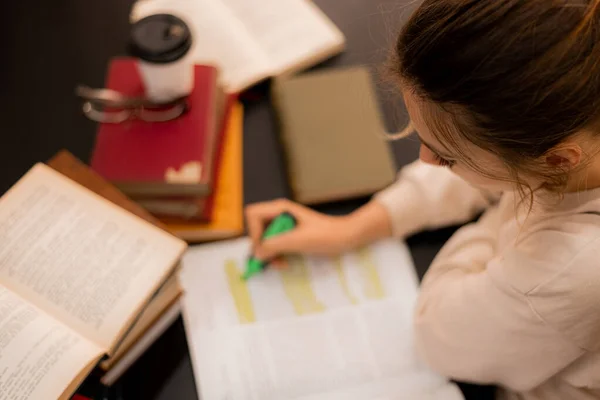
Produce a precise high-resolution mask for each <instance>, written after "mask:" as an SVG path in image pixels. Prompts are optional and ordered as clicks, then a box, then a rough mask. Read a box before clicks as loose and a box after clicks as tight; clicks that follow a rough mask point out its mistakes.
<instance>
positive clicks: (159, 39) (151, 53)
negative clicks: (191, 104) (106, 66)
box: [129, 14, 194, 103]
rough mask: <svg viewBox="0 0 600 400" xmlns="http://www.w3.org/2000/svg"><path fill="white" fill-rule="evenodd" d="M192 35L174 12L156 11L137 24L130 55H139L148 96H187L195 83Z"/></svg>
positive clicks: (165, 99)
mask: <svg viewBox="0 0 600 400" xmlns="http://www.w3.org/2000/svg"><path fill="white" fill-rule="evenodd" d="M191 47H192V34H191V32H190V29H189V27H188V25H187V24H186V23H185V22H184V21H183V20H182V19H180V18H178V17H176V16H174V15H171V14H156V15H150V16H148V17H146V18H143V19H141V20H139V21H137V22H136V23H135V24H133V26H132V29H131V41H130V47H129V49H130V54H131V55H132V56H134V57H136V58H138V65H139V71H140V75H141V77H142V80H143V82H144V86H145V88H146V97H147V98H148V99H149V100H151V101H153V102H156V103H167V102H169V101H172V100H175V99H178V98H180V97H184V96H187V95H188V94H190V92H191V91H192V89H193V86H194V66H193V60H192V59H191V54H190V53H191V52H190V48H191Z"/></svg>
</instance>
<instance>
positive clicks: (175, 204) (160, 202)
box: [136, 95, 237, 223]
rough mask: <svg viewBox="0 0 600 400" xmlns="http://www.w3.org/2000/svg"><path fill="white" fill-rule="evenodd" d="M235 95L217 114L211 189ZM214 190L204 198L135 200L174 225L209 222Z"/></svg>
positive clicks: (230, 97)
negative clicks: (217, 122) (218, 117)
mask: <svg viewBox="0 0 600 400" xmlns="http://www.w3.org/2000/svg"><path fill="white" fill-rule="evenodd" d="M236 98H237V96H236V95H229V96H227V99H226V100H225V102H224V105H223V107H222V110H221V111H220V112H219V115H220V121H219V124H218V128H219V133H218V135H217V140H216V145H215V158H214V165H215V167H214V168H213V176H212V186H213V189H214V188H215V186H216V185H217V182H218V177H219V170H220V168H221V165H222V159H223V157H222V154H223V149H224V146H223V142H224V137H225V134H226V131H227V127H228V123H229V116H230V114H231V110H232V108H233V106H234V104H235V103H236ZM215 196H216V190H211V193H210V194H209V195H208V196H205V197H172V196H169V197H149V198H136V202H137V203H138V204H140V205H141V206H142V207H144V208H145V209H146V210H147V211H149V212H150V213H152V214H154V215H156V216H158V217H160V218H161V219H163V220H164V221H168V220H169V219H173V220H174V221H175V222H176V223H177V222H181V221H182V220H186V221H190V222H210V221H211V219H212V214H213V209H214V203H215Z"/></svg>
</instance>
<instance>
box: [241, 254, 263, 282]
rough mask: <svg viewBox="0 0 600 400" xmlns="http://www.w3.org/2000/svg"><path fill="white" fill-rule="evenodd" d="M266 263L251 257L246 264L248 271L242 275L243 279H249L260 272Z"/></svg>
mask: <svg viewBox="0 0 600 400" xmlns="http://www.w3.org/2000/svg"><path fill="white" fill-rule="evenodd" d="M264 266H265V264H264V263H263V262H262V261H260V260H259V259H257V258H254V257H250V258H249V259H248V263H247V265H246V272H244V275H242V279H244V280H247V279H250V278H251V277H253V276H254V275H256V274H258V273H260V272H261V271H262V270H263V269H264Z"/></svg>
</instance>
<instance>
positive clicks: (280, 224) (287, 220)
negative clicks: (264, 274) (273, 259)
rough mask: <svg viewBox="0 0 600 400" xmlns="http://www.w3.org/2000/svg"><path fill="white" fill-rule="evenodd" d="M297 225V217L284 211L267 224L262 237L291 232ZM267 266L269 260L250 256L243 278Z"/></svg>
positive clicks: (247, 277)
mask: <svg viewBox="0 0 600 400" xmlns="http://www.w3.org/2000/svg"><path fill="white" fill-rule="evenodd" d="M295 227H296V218H294V216H293V215H292V214H290V213H288V212H284V213H282V214H279V215H278V216H277V217H276V218H275V219H274V220H273V221H271V223H270V224H269V226H267V229H265V232H264V233H263V236H262V238H263V239H267V238H270V237H273V236H277V235H280V234H282V233H286V232H289V231H291V230H292V229H294V228H295ZM266 266H267V262H265V261H261V260H259V259H257V258H255V257H253V256H250V257H249V258H248V263H247V264H246V272H244V275H242V279H244V280H246V279H249V278H250V277H252V276H254V275H256V274H258V273H260V272H261V271H262V270H263V269H265V268H266Z"/></svg>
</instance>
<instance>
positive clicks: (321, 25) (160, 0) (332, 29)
mask: <svg viewBox="0 0 600 400" xmlns="http://www.w3.org/2000/svg"><path fill="white" fill-rule="evenodd" d="M163 12H165V13H171V14H174V15H177V16H178V17H180V18H182V19H183V20H184V21H186V22H187V23H188V24H189V25H190V28H191V29H192V32H193V35H194V39H193V40H194V44H193V45H192V49H191V50H190V51H191V52H192V57H193V59H194V61H195V62H198V63H208V64H214V65H216V66H218V67H219V69H220V70H221V73H222V76H221V79H222V81H223V83H224V84H225V87H226V90H227V91H229V92H234V93H237V92H240V91H242V90H244V89H246V88H248V87H250V86H252V85H254V84H256V83H258V82H259V81H261V80H263V79H266V78H269V77H275V76H281V75H287V74H291V73H294V72H298V71H300V70H303V69H305V68H308V67H310V66H313V65H316V64H318V63H319V62H321V61H324V60H326V59H327V58H329V57H331V56H333V55H335V54H338V53H340V52H341V51H343V49H344V48H345V38H344V35H343V33H342V32H341V31H340V30H339V29H338V28H337V27H336V26H335V25H334V24H333V22H332V21H331V20H330V19H329V18H328V17H327V16H326V15H325V14H324V13H323V12H322V11H321V10H320V9H319V8H318V7H317V6H316V5H314V4H313V3H312V2H311V1H307V0H138V1H137V2H136V3H135V4H134V7H133V10H132V15H131V20H132V21H137V20H139V19H141V18H143V17H145V16H148V15H152V14H156V13H163Z"/></svg>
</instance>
